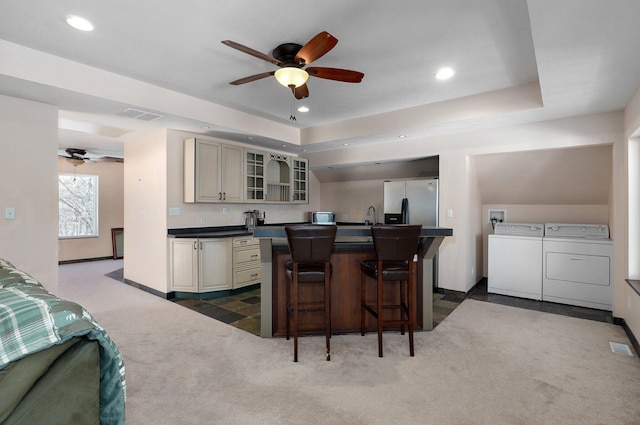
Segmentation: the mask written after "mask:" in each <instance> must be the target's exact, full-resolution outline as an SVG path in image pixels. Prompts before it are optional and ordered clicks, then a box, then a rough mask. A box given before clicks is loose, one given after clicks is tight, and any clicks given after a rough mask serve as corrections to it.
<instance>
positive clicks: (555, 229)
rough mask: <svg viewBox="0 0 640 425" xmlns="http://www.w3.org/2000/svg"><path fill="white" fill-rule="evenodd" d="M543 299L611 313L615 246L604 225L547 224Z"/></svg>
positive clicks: (544, 250)
mask: <svg viewBox="0 0 640 425" xmlns="http://www.w3.org/2000/svg"><path fill="white" fill-rule="evenodd" d="M542 250H543V265H544V276H543V280H542V299H543V300H544V301H552V302H557V303H562V304H570V305H577V306H582V307H589V308H596V309H600V310H608V311H611V310H612V299H613V242H612V241H611V240H610V239H609V227H608V226H607V225H605V224H564V223H547V224H545V237H544V240H543V243H542Z"/></svg>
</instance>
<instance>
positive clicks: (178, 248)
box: [170, 238, 232, 293]
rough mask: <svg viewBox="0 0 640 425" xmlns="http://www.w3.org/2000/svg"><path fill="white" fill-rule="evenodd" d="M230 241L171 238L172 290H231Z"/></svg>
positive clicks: (229, 239) (226, 239)
mask: <svg viewBox="0 0 640 425" xmlns="http://www.w3.org/2000/svg"><path fill="white" fill-rule="evenodd" d="M231 243H232V241H231V238H213V239H192V238H179V239H171V243H170V250H171V252H170V257H171V258H170V269H171V270H170V275H171V290H172V291H179V292H196V293H197V292H209V291H220V290H225V289H231V288H232V264H231V253H232V251H231Z"/></svg>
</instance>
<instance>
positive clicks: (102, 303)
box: [60, 261, 640, 425]
mask: <svg viewBox="0 0 640 425" xmlns="http://www.w3.org/2000/svg"><path fill="white" fill-rule="evenodd" d="M120 267H122V262H121V261H103V262H96V263H85V264H72V265H64V266H61V267H60V295H61V296H63V297H67V298H70V299H73V300H75V301H77V302H79V303H81V304H82V305H84V306H85V307H86V308H87V309H89V311H91V312H92V313H93V314H94V316H95V317H96V319H97V320H98V321H99V322H100V323H101V325H102V326H103V327H104V328H105V329H106V330H107V332H109V334H110V335H111V337H112V339H113V340H114V341H115V342H116V344H117V345H118V346H119V348H120V350H121V352H122V354H123V357H124V361H125V367H126V374H127V397H128V400H127V424H130V425H137V424H150V425H151V424H153V425H159V424H171V425H176V424H243V425H248V424H456V425H458V424H460V425H461V424H491V425H497V424H509V425H517V424H545V425H548V424H580V425H587V424H606V425H611V424H628V425H632V424H634V425H637V424H640V361H639V360H638V357H637V356H636V354H635V353H634V356H633V357H628V356H625V355H622V354H616V353H613V352H611V349H610V347H609V341H615V342H622V343H626V344H629V341H628V339H627V337H626V336H625V334H624V331H623V330H622V328H620V327H619V326H616V325H611V324H606V323H599V322H593V321H587V320H583V319H576V318H571V317H565V316H558V315H553V314H548V313H540V312H536V311H528V310H522V309H517V308H514V307H506V306H501V305H496V304H490V303H485V302H481V301H474V300H466V301H464V302H463V303H462V304H461V305H460V307H458V308H457V309H456V310H455V311H454V312H453V313H452V314H451V315H450V316H449V317H447V318H446V319H445V320H444V322H443V323H442V324H440V325H439V326H438V327H437V328H436V329H435V330H434V331H433V332H420V333H417V334H416V356H415V357H414V358H411V357H409V355H408V342H407V339H406V337H401V336H400V335H395V334H385V347H384V348H385V357H384V358H378V357H377V348H376V336H375V335H373V334H371V335H367V336H366V337H361V336H359V335H339V336H334V337H333V338H332V354H331V362H326V361H325V360H324V355H323V353H324V352H323V344H324V338H323V337H307V338H301V340H300V362H299V363H293V362H292V351H293V348H292V341H286V340H284V339H263V338H259V337H256V336H253V335H251V334H249V333H246V332H244V331H241V330H238V329H236V328H233V327H231V326H228V325H225V324H223V323H221V322H217V321H215V320H213V319H210V318H208V317H206V316H204V315H201V314H198V313H196V312H194V311H191V310H189V309H187V308H184V307H181V306H179V305H176V304H174V303H172V302H169V301H165V300H162V299H160V298H158V297H155V296H153V295H150V294H147V293H145V292H143V291H140V290H137V289H134V288H132V287H130V286H128V285H125V284H122V283H119V282H117V281H115V280H113V279H110V278H107V277H104V276H103V275H104V274H105V273H107V272H110V271H112V270H116V269H118V268H120Z"/></svg>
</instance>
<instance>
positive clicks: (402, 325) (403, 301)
mask: <svg viewBox="0 0 640 425" xmlns="http://www.w3.org/2000/svg"><path fill="white" fill-rule="evenodd" d="M408 285H409V282H407V286H408ZM398 286H399V288H400V302H399V305H400V308H399V309H398V310H400V311H399V313H400V320H401V321H402V320H404V315H405V313H406V311H405V309H404V306H405V305H407V304H405V299H407V300H408V298H406V297H405V293H404V282H398ZM407 290H408V289H407ZM400 335H404V324H401V325H400Z"/></svg>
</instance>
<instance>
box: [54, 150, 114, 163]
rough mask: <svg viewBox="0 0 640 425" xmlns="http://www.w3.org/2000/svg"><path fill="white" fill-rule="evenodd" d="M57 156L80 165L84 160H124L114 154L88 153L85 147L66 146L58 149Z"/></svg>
mask: <svg viewBox="0 0 640 425" xmlns="http://www.w3.org/2000/svg"><path fill="white" fill-rule="evenodd" d="M58 156H59V157H61V158H64V159H66V160H67V161H69V162H70V163H72V164H73V165H82V164H84V163H85V162H86V161H90V162H94V161H106V162H124V159H123V158H118V157H114V156H100V155H97V154H91V153H88V152H87V151H86V150H85V149H77V148H67V149H64V150H60V151H59V152H58Z"/></svg>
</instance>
